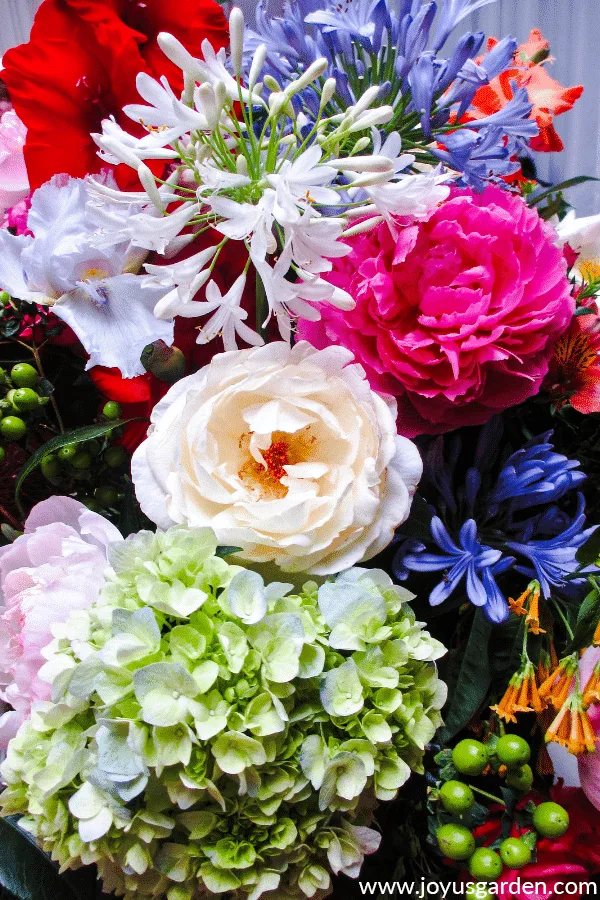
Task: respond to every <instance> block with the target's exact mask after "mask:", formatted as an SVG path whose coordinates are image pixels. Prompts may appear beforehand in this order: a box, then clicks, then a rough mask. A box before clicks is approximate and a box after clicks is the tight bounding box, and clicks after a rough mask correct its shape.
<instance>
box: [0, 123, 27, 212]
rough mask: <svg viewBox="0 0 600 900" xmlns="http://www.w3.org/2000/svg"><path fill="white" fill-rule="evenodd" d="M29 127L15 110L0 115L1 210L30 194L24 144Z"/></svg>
mask: <svg viewBox="0 0 600 900" xmlns="http://www.w3.org/2000/svg"><path fill="white" fill-rule="evenodd" d="M26 135H27V129H26V128H25V126H24V125H23V123H22V122H21V120H20V119H19V118H18V116H17V114H16V113H15V111H14V110H12V109H9V110H7V111H6V112H4V113H2V114H1V115H0V212H3V211H4V210H6V209H9V208H10V207H12V206H15V205H16V204H17V203H19V201H20V200H23V199H24V198H25V197H26V196H27V195H28V194H29V179H28V177H27V168H26V166H25V156H24V155H23V146H24V144H25V137H26Z"/></svg>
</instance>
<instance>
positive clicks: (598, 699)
mask: <svg viewBox="0 0 600 900" xmlns="http://www.w3.org/2000/svg"><path fill="white" fill-rule="evenodd" d="M594 703H600V662H598V663H596V665H595V666H594V671H593V672H592V674H591V675H590V677H589V679H588V682H587V684H586V686H585V687H584V689H583V706H584V708H585V709H587V708H588V706H591V705H592V704H594Z"/></svg>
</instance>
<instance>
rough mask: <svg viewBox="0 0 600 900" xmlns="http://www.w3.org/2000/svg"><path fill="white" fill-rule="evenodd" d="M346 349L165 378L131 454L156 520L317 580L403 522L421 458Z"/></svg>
mask: <svg viewBox="0 0 600 900" xmlns="http://www.w3.org/2000/svg"><path fill="white" fill-rule="evenodd" d="M353 359H354V357H353V355H352V354H351V353H350V352H349V351H348V350H345V349H343V348H341V347H329V348H327V349H325V350H316V349H315V348H314V347H312V346H311V345H310V344H308V343H306V342H305V341H302V342H300V343H298V344H296V345H295V346H294V347H289V346H288V345H287V344H286V343H272V344H267V345H266V346H264V347H258V348H256V349H251V350H237V351H232V352H230V353H222V354H220V355H218V356H215V357H214V359H213V360H212V361H211V362H210V364H209V365H208V366H205V367H204V368H203V369H201V370H200V371H199V372H196V373H195V374H194V375H190V376H188V377H187V378H183V379H182V380H181V381H178V382H177V384H175V385H174V386H173V387H172V388H171V390H170V391H169V392H168V393H167V394H166V396H165V397H164V398H163V400H161V402H160V403H159V404H158V405H157V406H156V407H155V408H154V411H153V413H152V425H151V427H150V430H149V433H148V437H147V439H146V440H145V441H144V443H143V444H142V445H141V446H140V447H139V448H138V449H137V451H136V452H135V454H134V456H133V463H132V472H133V481H134V484H135V490H136V494H137V496H138V499H139V502H140V505H141V507H142V509H143V510H144V512H145V513H146V515H147V516H149V518H150V519H152V520H153V521H154V522H155V523H156V524H157V525H158V526H159V527H161V528H168V527H169V526H170V525H173V524H174V523H185V524H188V525H191V526H202V525H209V526H210V527H211V528H213V529H214V531H215V532H216V535H217V539H218V540H219V542H220V543H221V544H226V545H230V546H235V547H241V548H242V553H241V554H240V557H241V558H243V559H245V560H248V561H252V562H275V563H276V564H277V565H278V566H279V567H280V568H281V569H283V570H284V571H288V572H295V571H303V572H311V573H313V574H315V575H329V574H331V573H334V572H339V571H341V570H342V569H347V568H349V567H350V566H353V565H354V564H355V563H357V562H359V561H361V560H365V559H370V558H371V557H373V556H375V555H376V554H377V553H379V552H380V551H381V550H383V549H384V547H386V546H387V544H389V542H390V541H391V539H392V535H393V533H394V529H395V528H396V527H397V526H398V525H399V524H401V523H402V522H404V521H405V519H406V518H407V516H408V513H409V511H410V505H411V501H412V497H413V494H414V492H415V489H416V486H417V484H418V482H419V478H420V477H421V472H422V463H421V458H420V456H419V453H418V451H417V448H416V447H415V445H414V444H413V443H412V442H411V441H409V440H407V439H406V438H403V437H400V436H398V435H397V434H396V404H395V403H394V402H393V401H392V400H391V399H389V398H387V397H382V396H380V395H378V394H376V393H374V392H373V391H372V390H371V389H370V387H369V385H368V383H367V381H366V379H365V374H364V371H363V369H362V368H361V367H360V366H359V365H356V364H354V363H353Z"/></svg>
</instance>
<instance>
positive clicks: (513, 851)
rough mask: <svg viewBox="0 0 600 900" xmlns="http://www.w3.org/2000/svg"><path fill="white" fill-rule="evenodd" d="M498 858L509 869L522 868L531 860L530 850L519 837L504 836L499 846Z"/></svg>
mask: <svg viewBox="0 0 600 900" xmlns="http://www.w3.org/2000/svg"><path fill="white" fill-rule="evenodd" d="M499 852H500V859H501V860H502V862H503V863H504V865H505V866H507V867H508V868H509V869H522V868H523V866H526V865H527V864H528V863H530V862H531V850H530V849H529V847H528V846H527V844H526V843H525V841H522V840H521V838H506V840H505V841H502V843H501V844H500V848H499Z"/></svg>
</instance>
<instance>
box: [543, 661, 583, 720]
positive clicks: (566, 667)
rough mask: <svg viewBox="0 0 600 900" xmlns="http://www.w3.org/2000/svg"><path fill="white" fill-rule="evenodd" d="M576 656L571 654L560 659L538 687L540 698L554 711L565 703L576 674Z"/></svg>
mask: <svg viewBox="0 0 600 900" xmlns="http://www.w3.org/2000/svg"><path fill="white" fill-rule="evenodd" d="M577 666H578V661H577V654H576V653H572V654H571V655H570V656H565V658H564V659H561V661H560V662H559V664H558V666H557V667H556V668H555V669H554V670H553V671H552V672H551V673H550V675H549V676H548V678H546V680H545V681H544V682H543V684H541V685H540V691H539V693H540V697H541V698H542V700H543V701H545V702H546V703H549V704H551V705H552V706H553V707H554V709H560V708H561V707H562V706H563V704H564V703H565V701H566V699H567V697H568V696H569V693H570V692H571V689H572V687H573V683H574V681H575V674H576V672H577Z"/></svg>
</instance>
